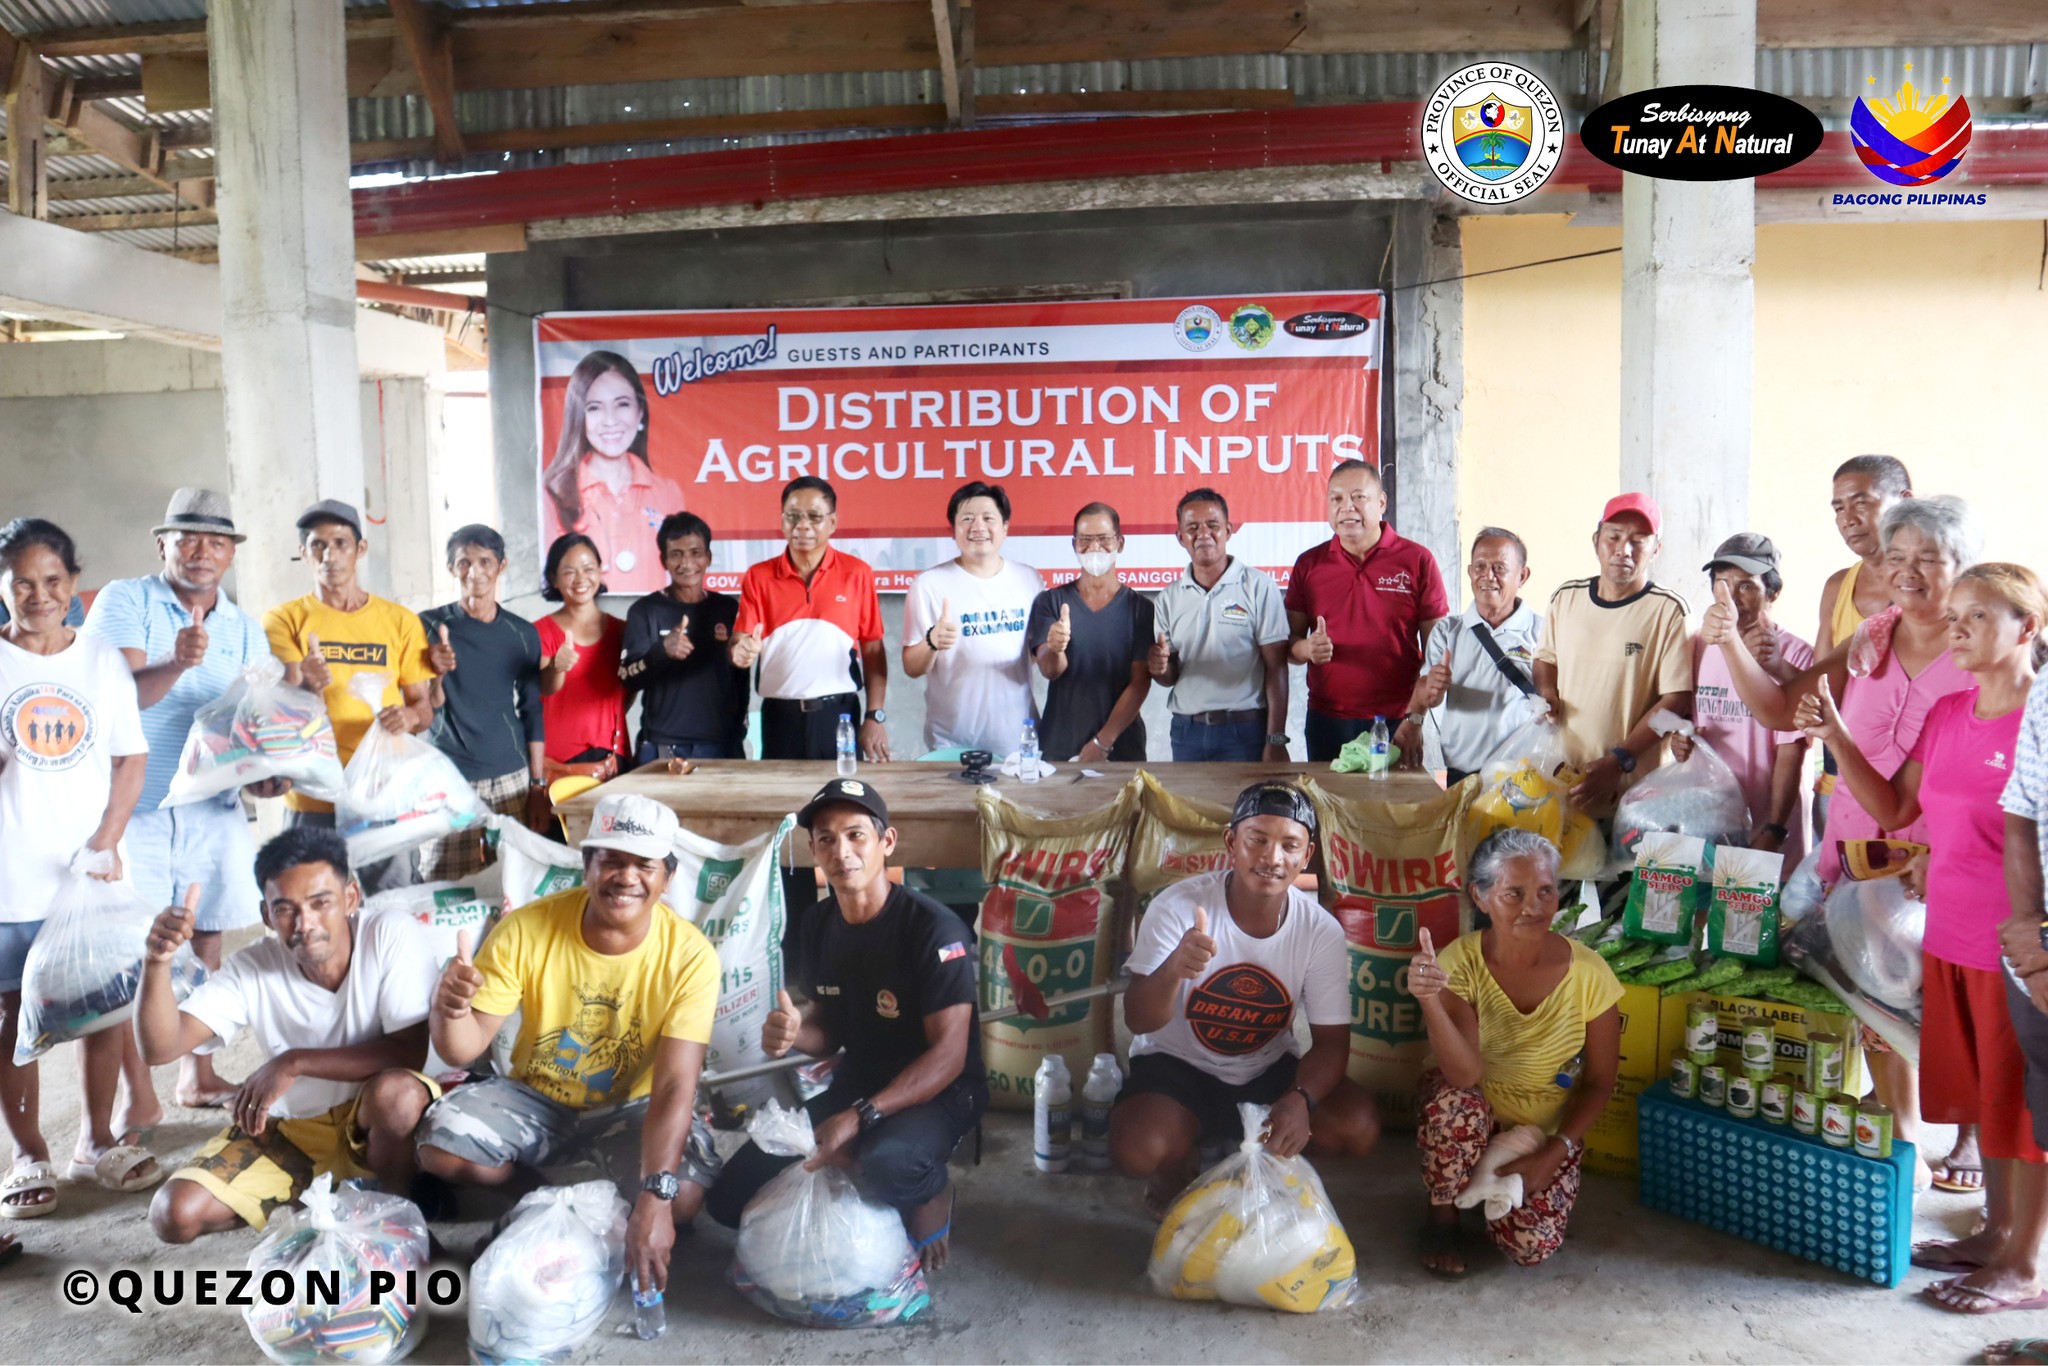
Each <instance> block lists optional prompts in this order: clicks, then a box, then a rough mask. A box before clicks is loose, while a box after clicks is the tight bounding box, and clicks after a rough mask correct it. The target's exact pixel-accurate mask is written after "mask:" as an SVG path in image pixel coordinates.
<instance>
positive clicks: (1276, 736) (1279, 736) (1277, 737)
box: [1266, 730, 1287, 749]
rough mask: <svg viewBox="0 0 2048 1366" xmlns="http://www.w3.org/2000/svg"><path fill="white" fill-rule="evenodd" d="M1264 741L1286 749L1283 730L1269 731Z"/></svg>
mask: <svg viewBox="0 0 2048 1366" xmlns="http://www.w3.org/2000/svg"><path fill="white" fill-rule="evenodd" d="M1266 743H1267V744H1269V745H1278V746H1279V747H1280V748H1281V749H1286V748H1287V732H1286V731H1284V730H1276V731H1271V732H1269V733H1268V734H1267V736H1266Z"/></svg>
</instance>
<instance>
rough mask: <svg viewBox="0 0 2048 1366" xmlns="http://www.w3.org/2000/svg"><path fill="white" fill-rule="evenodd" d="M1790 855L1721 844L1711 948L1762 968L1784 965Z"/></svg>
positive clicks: (1711, 907)
mask: <svg viewBox="0 0 2048 1366" xmlns="http://www.w3.org/2000/svg"><path fill="white" fill-rule="evenodd" d="M1784 885H1785V856H1784V855H1783V854H1774V853H1772V852H1770V851H1769V850H1767V849H1743V848H1738V847H1736V846H1734V845H1729V844H1723V845H1717V846H1716V847H1715V849H1714V876H1713V885H1712V891H1711V892H1710V894H1709V895H1710V896H1711V898H1712V899H1711V901H1710V903H1709V905H1708V907H1707V947H1708V948H1709V949H1711V950H1712V951H1713V952H1715V953H1720V954H1727V955H1728V956H1729V957H1732V958H1740V959H1742V960H1743V961H1744V962H1747V963H1755V964H1756V965H1758V966H1759V967H1766V968H1768V967H1775V966H1776V965H1777V962H1778V918H1779V910H1780V905H1779V903H1780V899H1781V897H1782V894H1783V892H1784Z"/></svg>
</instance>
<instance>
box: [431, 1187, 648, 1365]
mask: <svg viewBox="0 0 2048 1366" xmlns="http://www.w3.org/2000/svg"><path fill="white" fill-rule="evenodd" d="M630 1212H631V1211H630V1209H629V1208H628V1206H627V1204H626V1202H625V1201H624V1200H621V1199H620V1198H619V1192H618V1188H617V1187H616V1186H614V1185H612V1183H611V1182H609V1181H585V1182H583V1183H581V1184H580V1185H575V1186H544V1187H542V1188H541V1189H540V1190H537V1191H533V1192H531V1193H529V1194H528V1195H527V1196H526V1197H525V1198H523V1199H522V1200H520V1202H519V1203H518V1204H517V1205H515V1206H513V1209H512V1222H511V1223H510V1224H508V1225H507V1226H506V1228H505V1231H504V1232H503V1233H500V1234H499V1235H498V1236H497V1237H496V1238H495V1239H493V1240H492V1242H491V1245H490V1246H489V1247H488V1248H486V1249H484V1255H483V1256H481V1257H479V1258H477V1260H476V1265H475V1266H473V1267H471V1268H470V1273H469V1352H470V1356H471V1357H473V1358H474V1359H475V1360H477V1361H479V1362H484V1363H488V1364H489V1366H496V1363H499V1362H512V1361H542V1362H555V1361H565V1360H567V1359H568V1357H569V1355H570V1354H571V1353H573V1352H574V1351H575V1350H576V1349H577V1348H578V1347H581V1346H582V1345H583V1344H584V1343H585V1342H587V1341H589V1339H590V1335H591V1334H593V1333H595V1332H596V1331H597V1328H598V1325H599V1324H601V1323H603V1322H604V1316H605V1313H606V1311H608V1310H609V1309H610V1308H611V1304H612V1295H613V1293H614V1292H616V1291H617V1290H618V1288H619V1282H620V1281H622V1280H624V1279H625V1275H626V1219H627V1216H628V1214H629V1213H630Z"/></svg>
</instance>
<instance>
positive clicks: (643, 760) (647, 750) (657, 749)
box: [633, 740, 741, 768]
mask: <svg viewBox="0 0 2048 1366" xmlns="http://www.w3.org/2000/svg"><path fill="white" fill-rule="evenodd" d="M740 757H741V755H740V747H739V746H738V745H733V744H727V743H725V742H724V741H721V740H684V741H682V742H681V743H679V744H670V743H668V742H667V741H665V740H664V741H662V742H661V743H659V744H657V743H655V742H654V741H652V740H642V741H641V742H640V748H639V749H638V750H636V751H634V754H633V767H635V768H645V767H647V765H649V764H651V763H653V762H654V761H655V760H656V759H737V758H740Z"/></svg>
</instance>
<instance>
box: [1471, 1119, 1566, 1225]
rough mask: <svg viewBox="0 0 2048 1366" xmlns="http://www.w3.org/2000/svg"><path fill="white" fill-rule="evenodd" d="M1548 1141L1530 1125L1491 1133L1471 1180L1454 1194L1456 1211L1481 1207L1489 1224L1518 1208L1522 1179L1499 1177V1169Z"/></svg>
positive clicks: (1473, 1170) (1520, 1200)
mask: <svg viewBox="0 0 2048 1366" xmlns="http://www.w3.org/2000/svg"><path fill="white" fill-rule="evenodd" d="M1548 1141H1549V1139H1548V1137H1547V1136H1546V1135H1545V1134H1544V1132H1543V1131H1542V1130H1541V1129H1539V1128H1537V1127H1536V1126H1535V1125H1533V1124H1517V1125H1516V1126H1515V1127H1514V1128H1512V1129H1503V1130H1501V1131H1500V1132H1499V1133H1497V1134H1495V1135H1494V1136H1493V1142H1491V1143H1489V1144H1487V1145H1486V1151H1485V1152H1484V1153H1482V1154H1481V1155H1480V1158H1479V1165H1478V1166H1476V1167H1474V1168H1473V1169H1472V1179H1471V1180H1470V1181H1467V1182H1466V1183H1465V1189H1464V1190H1462V1191H1460V1192H1459V1193H1458V1199H1457V1206H1458V1208H1459V1209H1471V1208H1472V1207H1473V1206H1474V1205H1478V1204H1484V1205H1485V1206H1486V1222H1487V1223H1489V1224H1490V1223H1492V1222H1494V1221H1495V1220H1496V1219H1505V1218H1507V1217H1508V1214H1509V1213H1510V1212H1511V1211H1513V1210H1518V1209H1520V1208H1521V1207H1522V1178H1521V1177H1519V1176H1502V1175H1501V1174H1500V1169H1501V1168H1502V1167H1504V1166H1506V1165H1507V1164H1508V1163H1510V1162H1512V1161H1514V1160H1515V1159H1516V1158H1518V1157H1527V1156H1528V1155H1529V1154H1530V1153H1533V1152H1535V1151H1537V1150H1538V1149H1540V1148H1541V1147H1542V1146H1543V1145H1544V1144H1545V1143H1546V1142H1548Z"/></svg>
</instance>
